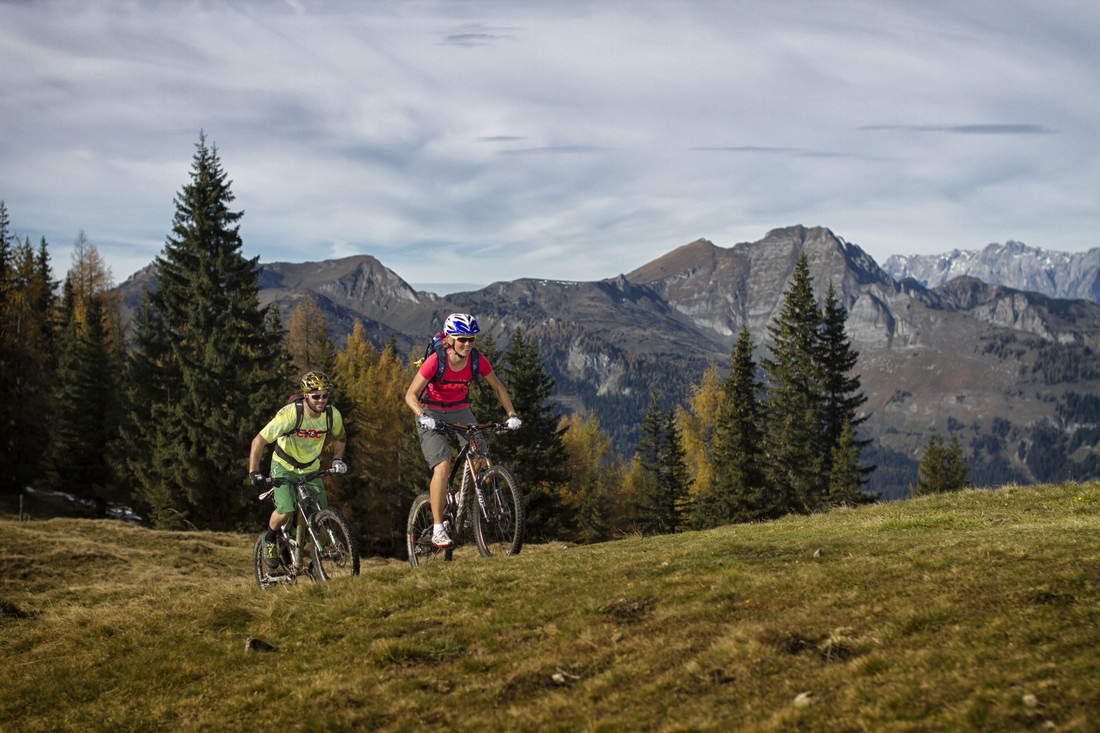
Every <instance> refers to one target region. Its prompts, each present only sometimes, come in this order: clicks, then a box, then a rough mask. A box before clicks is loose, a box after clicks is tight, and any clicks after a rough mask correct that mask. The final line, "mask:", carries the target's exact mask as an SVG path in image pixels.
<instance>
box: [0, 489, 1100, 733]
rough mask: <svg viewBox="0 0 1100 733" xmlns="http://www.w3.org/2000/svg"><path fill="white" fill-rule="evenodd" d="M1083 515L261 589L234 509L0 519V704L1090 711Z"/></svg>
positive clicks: (1084, 717)
mask: <svg viewBox="0 0 1100 733" xmlns="http://www.w3.org/2000/svg"><path fill="white" fill-rule="evenodd" d="M1098 530H1100V484H1097V483H1092V484H1061V485H1057V486H1039V487H1007V488H1005V489H1001V490H998V491H995V492H989V491H971V492H965V493H962V494H958V495H951V496H944V497H927V498H923V499H919V500H915V501H910V502H900V503H892V504H884V505H876V506H872V507H864V508H860V509H854V510H841V511H836V512H832V513H829V514H824V515H819V516H813V517H791V518H788V519H785V520H782V521H778V522H772V523H767V524H759V525H741V526H734V527H727V528H722V529H718V530H713V531H709V532H697V533H687V534H683V535H676V536H669V537H657V538H631V539H625V540H621V541H618V542H612V543H606V544H603V545H596V546H591V547H566V546H564V545H561V544H549V545H537V546H531V547H528V548H525V549H524V551H523V554H522V555H520V556H518V557H515V558H502V559H493V560H483V559H480V558H477V557H473V556H470V555H468V554H467V555H464V556H461V557H459V558H458V559H457V560H456V562H454V563H450V564H444V563H433V564H432V565H429V566H427V567H423V568H419V569H417V570H415V571H414V570H412V569H410V568H409V567H408V566H407V564H405V563H401V562H397V561H381V560H373V561H366V562H364V567H363V574H362V575H361V576H360V577H358V578H352V579H348V580H346V581H337V582H333V583H330V584H326V585H300V586H298V587H294V588H288V589H272V590H269V591H266V592H261V591H260V590H258V589H257V588H255V586H254V585H253V583H252V580H251V569H250V567H249V564H250V561H251V556H250V553H251V546H252V541H253V538H252V537H250V536H241V535H230V534H212V533H197V532H196V533H166V532H153V531H150V530H144V529H140V528H136V527H132V526H129V525H124V524H121V523H117V522H106V521H98V522H97V521H88V520H51V521H47V522H29V523H17V522H14V521H6V522H0V598H2V600H0V632H2V634H0V638H2V641H0V654H2V656H3V658H4V659H5V661H6V665H5V667H6V669H5V673H4V684H3V685H2V686H0V729H3V730H8V729H10V730H19V731H38V730H43V731H46V730H49V731H54V730H81V731H85V730H92V731H95V730H112V731H115V730H180V731H202V730H219V731H220V730H232V729H259V730H263V729H274V728H277V727H278V728H281V729H284V730H341V729H346V730H353V729H354V730H380V731H413V730H417V731H420V730H425V729H434V730H440V729H447V730H459V731H464V730H471V731H474V730H476V731H711V730H714V731H718V730H723V731H724V730H731V729H738V730H752V731H784V730H792V729H797V730H806V731H837V730H850V731H862V730H868V731H871V730H874V731H879V730H896V731H941V730H942V731H957V730H975V731H979V730H981V731H986V730H1042V729H1051V730H1059V731H1086V730H1096V725H1097V723H1096V721H1097V720H1098V719H1100V656H1098V655H1097V654H1096V649H1097V648H1098V647H1100V623H1098V621H1100V619H1098V615H1100V603H1098V601H1100V590H1098V589H1097V585H1096V578H1098V577H1100V532H1098ZM250 638H259V639H262V640H264V641H266V642H268V643H270V644H271V645H273V646H274V647H275V651H273V652H270V653H263V652H250V651H247V650H246V643H247V641H248V640H249V639H250Z"/></svg>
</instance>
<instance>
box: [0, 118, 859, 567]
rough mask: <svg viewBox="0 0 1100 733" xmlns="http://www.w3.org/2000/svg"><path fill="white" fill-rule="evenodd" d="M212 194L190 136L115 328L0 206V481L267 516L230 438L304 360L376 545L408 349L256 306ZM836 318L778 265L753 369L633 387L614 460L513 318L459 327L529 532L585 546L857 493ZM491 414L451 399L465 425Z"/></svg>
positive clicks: (229, 518) (400, 545)
mask: <svg viewBox="0 0 1100 733" xmlns="http://www.w3.org/2000/svg"><path fill="white" fill-rule="evenodd" d="M233 201H234V195H233V193H232V189H231V181H230V180H229V178H228V174H227V173H226V171H225V170H224V169H223V168H222V165H221V161H220V159H219V156H218V151H217V148H216V147H215V146H213V145H208V144H207V142H206V137H205V135H200V138H199V141H198V143H197V144H196V145H195V154H194V157H193V159H192V165H191V170H190V176H189V180H188V181H187V183H186V184H185V185H184V186H183V187H182V188H181V189H180V191H179V192H178V194H177V195H176V198H175V207H176V208H175V213H174V216H173V221H172V226H171V230H170V233H169V234H168V235H167V237H166V240H165V244H164V248H163V250H162V251H161V253H160V254H159V255H158V256H157V257H156V258H155V260H154V266H155V271H156V273H155V280H156V286H155V288H153V289H151V290H149V291H147V292H146V293H145V294H144V295H143V298H142V300H141V303H140V305H139V306H138V308H137V309H136V311H135V313H134V316H133V319H132V322H131V324H130V326H129V329H130V330H129V332H128V333H124V331H123V324H122V319H121V316H120V313H121V308H120V304H119V303H118V302H117V300H116V295H115V291H114V290H113V289H112V283H111V277H110V272H109V270H108V269H107V268H106V267H105V265H104V263H103V260H102V258H101V257H100V256H99V253H98V251H97V250H96V248H95V246H94V245H91V244H89V243H88V242H87V240H86V238H85V237H84V234H83V233H81V234H80V235H79V236H78V238H77V241H76V243H75V245H74V251H73V257H72V266H71V268H70V270H69V271H68V273H67V274H66V276H65V278H64V280H63V281H62V282H60V283H58V282H57V281H55V280H54V279H53V274H52V272H51V270H50V264H49V257H48V248H47V243H46V241H45V239H43V240H42V241H41V242H40V243H39V244H38V246H37V247H34V246H32V245H31V243H30V241H29V240H28V239H20V238H19V237H17V236H15V235H14V234H13V233H12V232H11V227H10V221H9V218H8V212H7V209H6V206H5V205H4V204H3V202H2V201H0V310H2V315H3V318H2V320H0V379H3V383H4V384H6V385H8V387H9V389H10V390H11V392H12V394H13V395H14V397H15V400H14V405H15V406H16V408H17V409H9V410H7V411H5V416H4V420H5V426H4V427H5V430H4V431H3V441H4V450H3V451H2V457H0V481H2V486H3V490H4V492H5V493H6V494H8V495H9V496H11V495H14V494H16V493H18V492H20V491H23V490H24V487H28V486H34V487H40V488H50V489H54V490H59V491H64V492H66V493H69V494H71V495H73V496H76V497H80V498H82V499H87V500H90V501H91V502H93V503H94V504H95V506H96V509H97V513H99V514H100V515H102V514H104V513H105V512H106V511H107V508H108V507H110V506H117V505H126V506H130V507H132V508H133V510H134V511H135V512H136V513H137V514H139V515H140V516H141V517H143V518H144V519H145V521H147V522H148V523H149V524H151V525H152V526H154V527H157V528H165V529H204V530H225V531H250V530H254V529H257V528H258V527H259V526H260V524H261V522H262V519H263V517H265V516H266V514H267V513H268V512H269V510H270V508H269V507H267V506H262V505H261V504H260V503H259V502H258V501H257V498H256V497H255V496H254V495H253V492H252V491H251V490H250V488H249V486H248V483H247V480H246V468H247V454H248V446H249V443H250V442H251V439H252V437H253V436H254V435H255V434H256V432H258V430H259V429H260V428H261V427H262V426H263V425H264V424H266V422H267V421H268V420H269V419H270V418H271V417H272V416H273V415H274V414H275V412H276V411H277V410H278V409H279V407H281V406H282V405H283V404H285V403H286V401H287V398H288V396H289V395H290V394H291V393H292V392H294V391H296V389H297V380H298V378H299V376H300V375H301V374H303V373H304V372H306V371H309V370H311V369H320V370H323V371H326V372H327V373H329V375H330V376H331V377H332V379H333V381H334V382H335V383H336V386H337V389H336V400H335V404H336V405H337V407H339V409H340V410H341V411H342V412H343V414H344V416H345V424H346V427H347V433H348V446H347V450H346V452H345V460H346V461H347V463H348V465H349V467H350V471H349V473H348V474H346V475H343V476H335V477H333V478H332V480H331V483H330V495H331V497H332V500H333V501H334V502H337V503H338V504H340V505H342V506H343V507H344V508H345V511H346V512H347V513H348V515H349V517H350V518H351V520H352V523H353V525H355V526H356V528H357V530H358V531H359V533H360V534H361V536H362V540H363V546H364V548H365V549H366V551H367V552H369V553H372V554H380V555H386V556H400V555H402V554H403V552H404V527H405V516H406V513H407V511H408V507H409V505H410V504H411V501H412V499H413V497H414V496H415V495H416V494H418V493H420V492H421V491H424V490H426V488H427V483H428V475H429V474H428V469H427V466H426V465H424V461H423V458H422V456H421V454H420V449H419V445H418V442H417V440H416V435H415V431H414V430H413V427H412V416H411V413H409V412H408V410H407V409H406V408H405V406H404V402H403V399H402V397H403V394H404V391H405V389H406V387H407V386H408V383H409V381H410V380H411V379H412V375H413V370H414V369H415V366H414V364H413V357H414V356H417V355H405V354H399V353H397V350H396V347H395V345H394V339H393V338H391V339H390V340H389V341H388V342H387V343H386V344H384V345H381V346H379V345H376V344H374V343H372V342H371V341H370V340H369V339H368V338H367V337H366V334H365V331H364V328H363V326H362V324H356V325H355V327H354V328H353V331H352V333H351V334H350V335H349V336H348V337H347V339H346V343H345V344H343V345H342V346H340V347H339V348H337V347H336V346H335V345H334V344H333V343H332V342H331V340H330V339H329V336H328V332H327V328H326V326H325V321H324V317H323V314H322V312H321V311H320V309H319V307H318V306H317V304H316V302H315V301H313V300H312V298H310V297H308V296H307V297H304V298H302V299H301V300H300V301H298V302H297V303H296V304H295V305H294V306H293V307H292V308H290V309H288V310H287V312H286V314H285V318H284V313H283V312H282V311H283V309H282V306H281V305H280V304H279V303H278V302H276V303H272V304H268V305H261V302H260V289H259V285H258V277H259V273H260V267H259V264H258V258H252V259H249V258H245V257H244V256H243V254H242V239H241V236H240V223H241V219H242V217H243V212H241V211H235V210H233V208H232V203H233ZM846 319H847V314H846V311H845V310H844V308H843V307H842V306H841V305H840V303H839V302H838V298H837V296H836V293H835V291H834V290H833V288H832V287H831V286H830V287H829V289H828V291H827V293H826V296H825V299H824V305H823V306H822V307H821V308H819V307H818V305H817V303H816V301H815V298H814V292H813V283H812V279H811V277H810V275H809V267H808V264H807V262H806V258H805V256H802V257H800V258H799V260H798V262H797V265H796V267H795V271H794V273H793V275H792V278H791V280H790V287H789V289H788V291H787V292H786V293H785V294H784V302H783V307H782V309H781V311H780V314H779V315H778V316H777V318H776V321H775V322H774V323H773V324H772V325H771V326H770V327H769V341H768V346H767V347H766V349H763V351H764V353H765V355H764V356H763V357H762V358H761V359H760V361H759V363H757V361H756V360H755V356H754V354H755V353H756V352H757V350H758V348H757V346H756V345H755V344H754V343H753V342H752V339H751V335H750V334H749V333H748V332H747V331H746V330H743V331H742V332H741V333H740V335H739V337H738V339H737V341H736V343H735V344H734V346H733V349H732V352H731V357H730V365H729V370H728V375H727V376H726V377H724V378H722V377H720V376H719V370H718V367H717V366H716V365H714V366H712V367H711V368H710V369H708V370H707V372H706V373H705V374H704V375H703V377H702V379H701V381H700V383H699V384H698V385H695V386H694V387H693V390H692V395H691V397H690V398H689V400H688V402H687V404H686V405H683V406H680V407H677V408H675V409H662V408H661V407H660V394H659V391H658V390H657V389H656V387H655V386H654V388H653V389H652V390H651V393H650V403H649V408H648V410H647V411H646V413H645V414H644V415H642V416H639V420H640V430H639V439H638V444H637V449H636V451H635V453H634V455H633V456H630V457H628V458H623V457H615V456H613V455H612V454H611V448H610V445H611V441H610V439H609V437H608V436H607V435H606V434H605V432H604V431H603V430H602V429H601V427H600V425H599V422H598V420H597V418H596V417H595V415H594V414H591V413H589V414H581V413H576V414H573V415H569V416H562V415H561V414H560V412H559V410H558V405H557V403H556V402H555V401H554V399H553V396H552V395H553V391H554V381H553V379H552V378H551V377H550V376H549V375H548V373H547V371H546V369H545V367H544V365H543V363H542V360H541V357H540V354H539V351H538V347H537V344H536V342H535V340H534V339H529V338H526V337H525V335H524V333H523V332H522V331H521V330H519V329H517V330H516V331H515V332H513V333H512V334H511V335H510V338H509V339H508V341H507V343H503V344H497V343H496V342H495V341H494V340H493V339H492V338H491V337H487V336H483V337H481V338H479V342H478V348H479V349H480V350H481V352H482V353H483V354H485V356H486V358H488V359H489V360H490V361H491V363H492V364H493V367H494V370H496V371H497V373H498V374H499V376H500V377H501V380H502V381H503V382H504V384H505V386H506V387H507V388H508V390H509V392H510V394H511V396H512V399H513V403H514V404H515V407H516V409H517V411H518V412H519V413H520V415H521V416H522V417H523V420H524V427H523V428H522V429H521V430H520V431H517V432H515V433H513V434H504V435H498V436H493V437H492V438H491V440H492V449H493V452H494V454H495V455H496V456H497V457H498V458H499V459H500V460H501V461H503V462H505V463H506V464H507V465H508V466H509V467H510V468H511V469H512V471H513V473H514V474H515V475H516V477H517V479H518V480H519V482H520V485H521V486H522V487H523V490H524V493H525V495H526V500H527V503H528V523H529V534H530V535H531V537H532V538H533V539H536V540H538V539H561V540H568V541H575V542H598V541H603V540H607V539H613V538H615V537H619V536H623V535H625V534H631V533H642V534H653V533H669V532H678V531H683V530H686V529H692V528H704V527H711V526H715V525H719V524H726V523H731V522H746V521H757V520H764V519H770V518H774V517H778V516H782V515H783V514H786V513H790V512H815V511H821V510H823V509H827V508H830V507H834V506H840V505H849V504H856V503H863V502H867V501H873V500H874V499H875V497H873V496H869V495H868V494H866V493H865V492H863V491H862V490H861V487H862V486H863V484H864V483H865V481H866V476H867V475H868V474H869V472H870V471H872V470H873V467H870V466H865V465H863V464H862V463H861V460H860V452H861V450H862V449H863V447H864V446H866V445H867V443H868V440H867V439H866V438H862V437H860V436H859V428H860V425H861V423H862V422H863V421H864V420H865V419H866V415H863V414H861V408H862V406H863V404H864V403H865V401H866V398H865V397H864V396H863V394H862V391H861V387H860V381H859V377H858V375H857V374H855V371H854V369H855V366H856V361H857V358H858V354H857V353H856V352H855V350H854V349H853V348H852V346H851V343H850V341H849V339H848V337H847V335H846V333H845V323H846ZM284 321H285V322H284ZM19 408H22V409H19ZM499 411H500V407H499V405H498V404H497V403H496V401H495V400H493V399H492V397H491V395H490V394H489V391H488V390H486V391H485V393H484V394H482V393H480V392H479V390H478V389H477V388H476V387H475V389H474V412H475V414H477V415H478V416H479V418H481V419H486V420H493V419H503V417H504V416H503V415H501V414H499Z"/></svg>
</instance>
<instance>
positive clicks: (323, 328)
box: [286, 293, 335, 378]
mask: <svg viewBox="0 0 1100 733" xmlns="http://www.w3.org/2000/svg"><path fill="white" fill-rule="evenodd" d="M286 350H287V353H288V354H289V356H290V364H291V367H292V371H293V374H295V375H296V376H297V377H298V378H301V376H302V375H303V374H306V373H307V372H311V371H314V370H317V371H322V372H324V373H325V374H328V373H329V372H331V371H332V364H333V361H334V360H335V356H334V354H335V350H334V349H333V346H332V341H331V340H329V334H328V324H327V323H325V314H324V313H322V312H321V308H320V307H319V306H318V305H317V299H316V298H315V297H313V295H312V294H311V293H307V294H306V295H305V296H303V297H302V299H301V300H299V301H298V303H297V304H296V305H295V306H294V308H293V309H292V310H291V311H290V318H289V319H288V321H287V328H286Z"/></svg>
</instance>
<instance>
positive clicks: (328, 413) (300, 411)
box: [275, 399, 332, 469]
mask: <svg viewBox="0 0 1100 733" xmlns="http://www.w3.org/2000/svg"><path fill="white" fill-rule="evenodd" d="M294 411H295V413H297V415H298V417H297V419H296V420H295V421H294V427H292V428H291V429H290V430H288V431H286V432H285V433H283V434H282V435H280V436H279V437H280V438H285V437H286V436H288V435H292V434H294V433H296V432H298V428H300V427H302V420H303V419H304V418H305V407H303V406H302V400H301V399H299V400H296V401H295V403H294ZM325 423H326V426H327V427H326V428H325V435H326V436H327V435H328V434H329V433H331V432H332V405H325ZM275 454H276V455H277V456H279V458H282V459H283V460H284V461H286V462H287V463H289V464H290V465H292V466H294V467H295V468H298V469H302V468H307V467H309V466H310V465H312V464H313V461H310V462H309V463H302V462H301V461H299V460H298V459H297V458H294V457H293V456H291V455H290V454H289V453H287V452H286V451H285V450H283V447H282V446H281V445H279V441H278V439H276V441H275ZM314 460H316V459H314Z"/></svg>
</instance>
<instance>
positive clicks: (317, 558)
mask: <svg viewBox="0 0 1100 733" xmlns="http://www.w3.org/2000/svg"><path fill="white" fill-rule="evenodd" d="M311 524H312V526H313V534H314V538H315V539H316V541H317V543H318V544H319V545H320V546H319V547H317V548H315V550H314V553H313V555H314V558H313V560H314V568H313V570H314V578H315V579H316V580H333V579H334V578H346V577H350V576H353V575H358V574H359V542H358V541H357V539H356V537H355V533H354V532H352V530H351V524H350V523H349V522H348V520H347V517H345V516H344V513H343V512H341V511H340V510H339V509H337V508H336V507H329V508H328V509H322V510H321V511H319V512H317V513H316V514H314V515H313V520H312V521H311Z"/></svg>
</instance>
